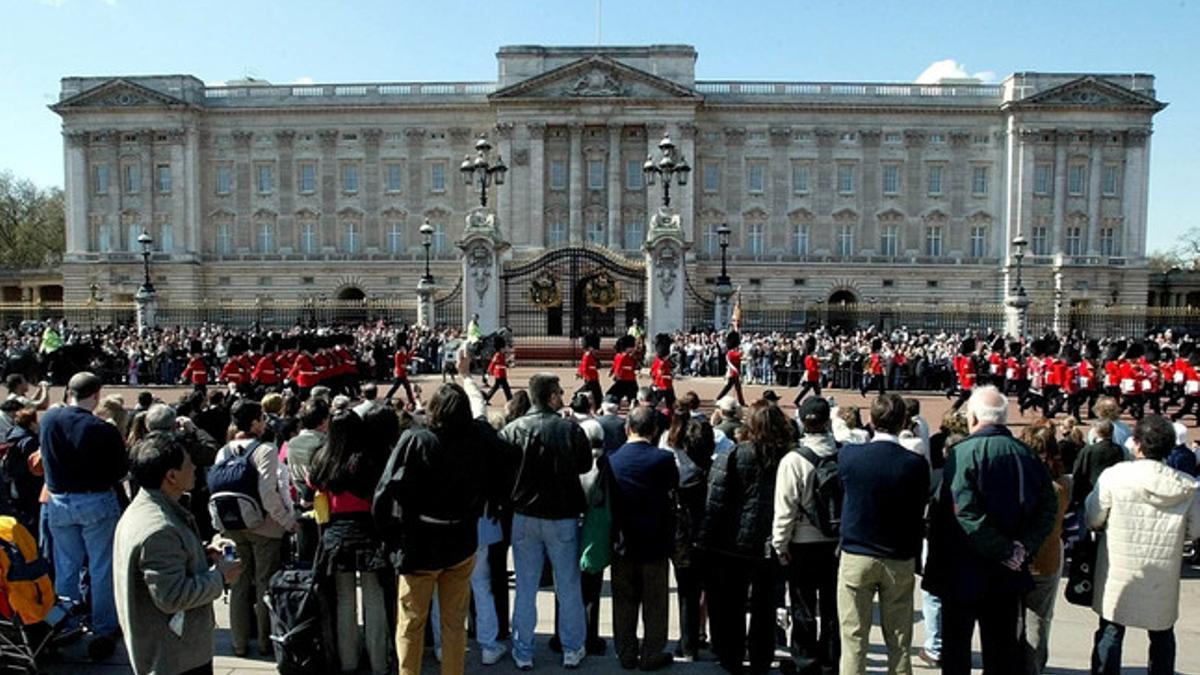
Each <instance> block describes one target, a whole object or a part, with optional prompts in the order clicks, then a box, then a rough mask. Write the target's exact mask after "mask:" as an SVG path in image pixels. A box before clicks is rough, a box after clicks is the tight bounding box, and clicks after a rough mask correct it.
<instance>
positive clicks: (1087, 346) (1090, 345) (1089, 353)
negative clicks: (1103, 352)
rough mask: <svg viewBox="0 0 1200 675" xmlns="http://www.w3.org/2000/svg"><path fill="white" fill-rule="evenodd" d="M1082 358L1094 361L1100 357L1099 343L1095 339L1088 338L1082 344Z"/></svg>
mask: <svg viewBox="0 0 1200 675" xmlns="http://www.w3.org/2000/svg"><path fill="white" fill-rule="evenodd" d="M1083 358H1085V359H1088V360H1089V361H1094V360H1096V359H1098V358H1100V343H1099V342H1096V341H1095V340H1088V341H1087V342H1086V343H1084V345H1083Z"/></svg>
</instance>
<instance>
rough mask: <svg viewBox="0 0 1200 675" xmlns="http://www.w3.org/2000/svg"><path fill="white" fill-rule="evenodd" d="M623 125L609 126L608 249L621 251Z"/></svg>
mask: <svg viewBox="0 0 1200 675" xmlns="http://www.w3.org/2000/svg"><path fill="white" fill-rule="evenodd" d="M621 129H622V127H621V125H620V124H610V125H609V126H608V247H609V248H610V249H612V250H614V251H619V250H621V244H622V243H623V242H622V241H621V193H622V191H623V186H622V185H621V179H622V175H623V171H624V162H625V160H624V158H622V157H621Z"/></svg>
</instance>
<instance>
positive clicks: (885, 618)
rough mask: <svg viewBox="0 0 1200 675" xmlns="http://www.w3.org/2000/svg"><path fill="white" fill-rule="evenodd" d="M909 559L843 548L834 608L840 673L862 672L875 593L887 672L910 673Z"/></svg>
mask: <svg viewBox="0 0 1200 675" xmlns="http://www.w3.org/2000/svg"><path fill="white" fill-rule="evenodd" d="M915 569H916V565H915V561H913V560H888V559H886V558H873V557H871V556H866V555H858V554H855V553H847V552H846V551H842V559H841V563H840V564H839V565H838V587H837V608H838V621H839V623H840V624H841V633H842V657H841V667H840V672H841V675H861V674H862V673H865V672H867V648H868V645H869V638H870V634H871V606H872V604H873V603H874V601H875V595H876V594H878V595H879V621H880V624H881V628H882V629H883V641H884V643H886V645H887V653H888V673H892V674H894V675H911V674H912V661H911V658H910V655H909V648H910V647H912V626H913V583H914V581H913V574H914V571H915Z"/></svg>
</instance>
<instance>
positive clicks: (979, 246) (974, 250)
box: [971, 225, 987, 258]
mask: <svg viewBox="0 0 1200 675" xmlns="http://www.w3.org/2000/svg"><path fill="white" fill-rule="evenodd" d="M986 256H987V227H986V226H983V225H976V226H974V227H972V228H971V257H972V258H983V257H986Z"/></svg>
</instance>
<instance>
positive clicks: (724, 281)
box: [717, 223, 731, 286]
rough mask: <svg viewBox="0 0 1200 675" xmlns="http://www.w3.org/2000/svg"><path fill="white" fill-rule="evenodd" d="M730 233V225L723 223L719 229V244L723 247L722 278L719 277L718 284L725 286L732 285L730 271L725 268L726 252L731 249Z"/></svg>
mask: <svg viewBox="0 0 1200 675" xmlns="http://www.w3.org/2000/svg"><path fill="white" fill-rule="evenodd" d="M730 232H731V230H730V229H729V225H727V224H726V223H721V226H720V227H718V228H717V242H718V243H719V244H720V246H721V276H719V277H717V284H718V285H723V286H728V285H729V284H730V281H729V270H728V269H727V268H726V266H725V251H726V249H728V248H729V233H730Z"/></svg>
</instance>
